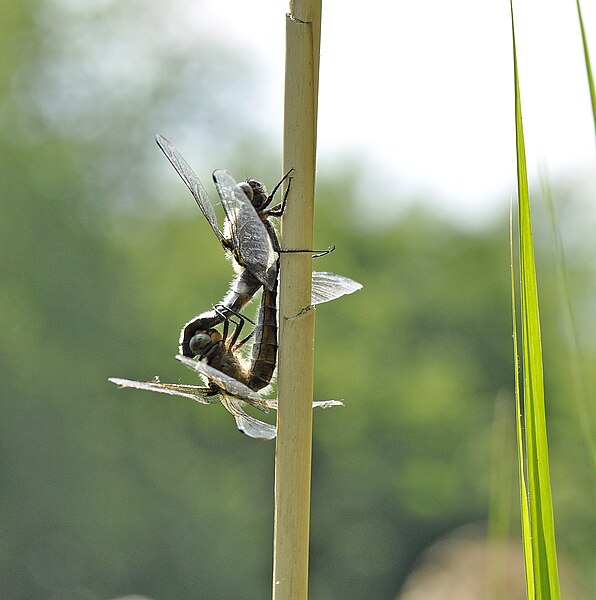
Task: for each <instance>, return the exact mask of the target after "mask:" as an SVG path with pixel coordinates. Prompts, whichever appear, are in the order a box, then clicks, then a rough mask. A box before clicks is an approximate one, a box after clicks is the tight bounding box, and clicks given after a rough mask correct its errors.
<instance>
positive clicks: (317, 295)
mask: <svg viewBox="0 0 596 600" xmlns="http://www.w3.org/2000/svg"><path fill="white" fill-rule="evenodd" d="M360 288H362V284H361V283H358V282H357V281H354V280H353V279H350V278H349V277H344V276H343V275H338V274H337V273H327V272H325V271H313V273H312V296H311V304H323V303H324V302H329V301H330V300H335V299H336V298H341V297H342V296H345V295H346V294H353V293H354V292H356V291H358V290H359V289H360Z"/></svg>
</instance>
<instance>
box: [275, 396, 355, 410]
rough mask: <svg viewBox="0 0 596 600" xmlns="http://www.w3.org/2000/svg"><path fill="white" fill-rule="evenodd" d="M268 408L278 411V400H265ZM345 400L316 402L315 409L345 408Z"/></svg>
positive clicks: (314, 403) (313, 404)
mask: <svg viewBox="0 0 596 600" xmlns="http://www.w3.org/2000/svg"><path fill="white" fill-rule="evenodd" d="M265 402H266V403H267V406H268V407H269V408H272V409H273V410H277V398H273V399H272V400H265ZM343 405H344V403H343V400H315V401H314V402H313V403H312V407H313V408H323V409H325V408H331V407H332V406H343Z"/></svg>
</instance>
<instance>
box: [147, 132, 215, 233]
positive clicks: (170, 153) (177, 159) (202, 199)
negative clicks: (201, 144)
mask: <svg viewBox="0 0 596 600" xmlns="http://www.w3.org/2000/svg"><path fill="white" fill-rule="evenodd" d="M155 141H156V142H157V145H158V146H159V147H160V149H161V151H162V152H163V153H164V154H165V155H166V158H167V159H168V160H169V161H170V163H171V164H172V166H173V167H174V169H176V173H178V175H180V178H181V179H182V181H184V183H185V184H186V187H187V188H188V189H189V190H190V193H191V194H192V195H193V196H194V199H195V200H196V201H197V204H198V205H199V208H200V209H201V211H202V213H203V214H204V215H205V218H206V219H207V221H209V225H211V229H213V233H215V235H216V236H217V239H218V240H219V241H220V243H222V242H223V235H222V233H221V231H220V230H219V227H218V225H217V217H216V216H215V210H214V209H213V204H211V200H209V196H207V192H206V191H205V188H204V187H203V186H202V184H201V182H200V181H199V178H198V177H197V175H196V173H195V172H194V171H193V170H192V168H191V166H190V165H189V164H188V163H187V162H186V160H185V159H184V158H183V157H182V155H181V154H180V152H178V150H176V148H174V146H172V144H170V142H169V141H168V140H167V139H166V138H165V137H163V136H161V135H159V134H156V135H155Z"/></svg>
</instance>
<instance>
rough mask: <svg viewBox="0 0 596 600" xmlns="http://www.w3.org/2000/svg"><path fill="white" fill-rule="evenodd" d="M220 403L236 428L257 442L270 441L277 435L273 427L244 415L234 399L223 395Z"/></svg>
mask: <svg viewBox="0 0 596 600" xmlns="http://www.w3.org/2000/svg"><path fill="white" fill-rule="evenodd" d="M221 403H222V404H223V405H224V406H225V407H226V409H227V410H228V412H229V413H230V414H232V415H233V417H234V419H235V421H236V426H237V427H238V429H239V430H240V431H242V433H245V434H246V435H248V436H249V437H251V438H255V439H257V440H272V439H273V438H275V435H276V433H277V432H276V429H275V426H273V425H270V424H269V423H264V422H263V421H259V420H258V419H255V418H254V417H251V416H250V415H248V414H246V413H245V412H244V410H243V409H242V405H241V404H240V401H238V400H237V399H236V398H233V397H232V396H227V395H224V396H223V399H222V402H221Z"/></svg>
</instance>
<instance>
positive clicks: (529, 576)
mask: <svg viewBox="0 0 596 600" xmlns="http://www.w3.org/2000/svg"><path fill="white" fill-rule="evenodd" d="M509 240H510V241H509V249H510V253H511V313H512V315H513V361H514V365H515V431H516V436H517V449H518V452H517V456H518V471H519V497H520V507H521V521H522V541H523V545H524V560H525V571H526V591H527V595H528V600H532V599H533V598H534V591H535V585H534V566H533V555H532V533H531V531H530V512H529V504H530V503H529V498H528V486H527V484H526V469H525V460H526V458H525V454H526V453H525V451H524V434H523V427H524V424H523V419H522V416H523V410H522V402H521V390H520V384H519V378H520V373H519V351H518V348H519V341H518V340H519V337H518V333H517V302H516V298H515V262H514V258H513V207H511V209H510V213H509Z"/></svg>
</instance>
